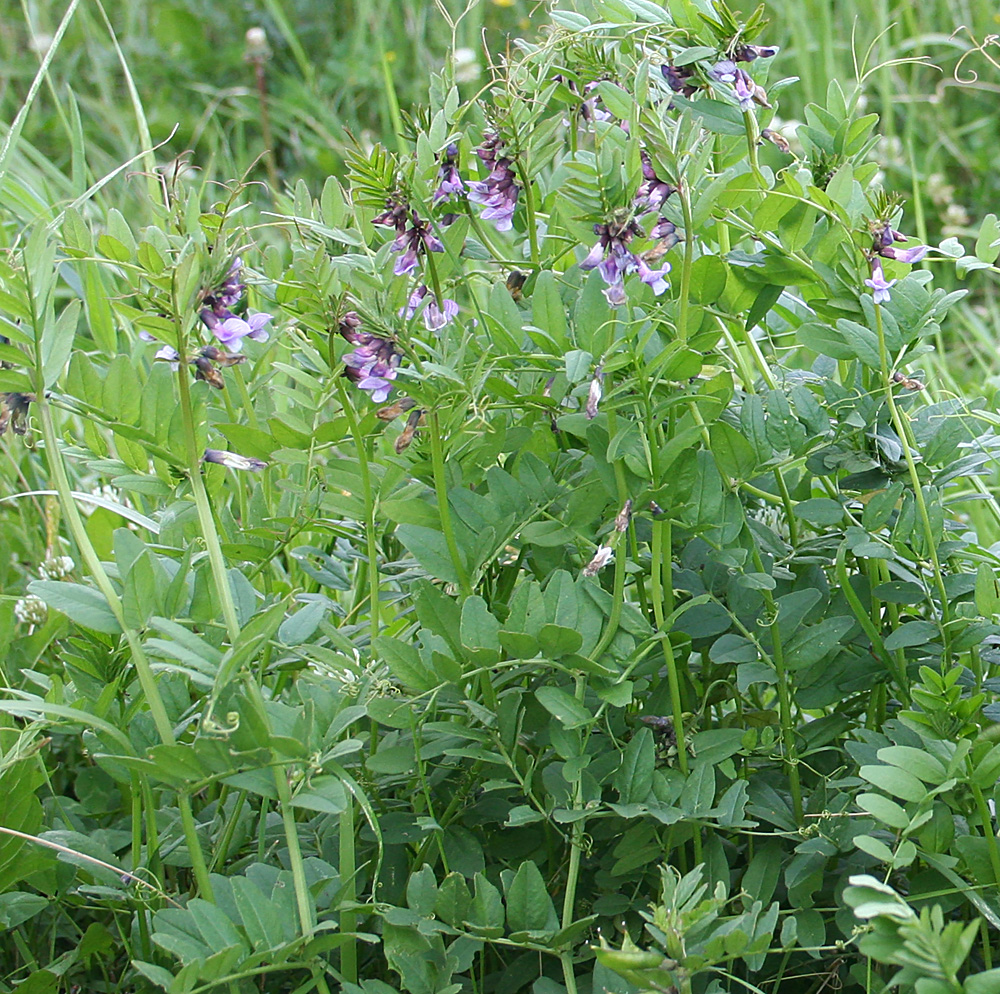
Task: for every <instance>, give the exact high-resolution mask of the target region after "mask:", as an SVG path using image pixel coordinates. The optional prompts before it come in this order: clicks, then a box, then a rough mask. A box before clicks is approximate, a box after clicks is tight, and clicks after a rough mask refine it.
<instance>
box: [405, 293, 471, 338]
mask: <svg viewBox="0 0 1000 994" xmlns="http://www.w3.org/2000/svg"><path fill="white" fill-rule="evenodd" d="M428 293H430V291H429V290H428V288H427V287H426V286H423V285H421V286H418V287H417V288H416V290H414V291H413V293H411V294H410V299H409V300H408V301H407V303H406V306H405V307H401V308H400V309H399V316H400V317H405V318H406V320H407V321H409V320H410V318H412V317H413V315H414V314H416V313H417V309H418V308H419V307H420V305H421V304H422V303H423V301H424V299H425V298H426V297H427V295H428ZM422 317H423V319H424V327H426V328H427V330H428V331H438V330H440V329H441V328H443V327H444V326H445V325H446V324H448V323H449V322H450V321H454V320H455V318H456V317H458V304H456V303H455V301H454V300H451V299H449V298H448V297H442V298H441V306H440V307H438V303H437V300H436V298H435V297H434V295H433V294H431V298H430V300H428V301H427V304H426V306H425V307H424V309H423V315H422Z"/></svg>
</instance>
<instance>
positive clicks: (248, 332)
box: [202, 313, 271, 350]
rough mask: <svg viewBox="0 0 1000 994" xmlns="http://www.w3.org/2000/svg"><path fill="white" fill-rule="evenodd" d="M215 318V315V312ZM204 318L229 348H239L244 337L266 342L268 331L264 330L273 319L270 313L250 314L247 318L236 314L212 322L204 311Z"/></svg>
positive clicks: (216, 335) (217, 336)
mask: <svg viewBox="0 0 1000 994" xmlns="http://www.w3.org/2000/svg"><path fill="white" fill-rule="evenodd" d="M212 317H213V318H214V317H215V315H214V314H213V315H212ZM202 320H203V321H205V323H206V324H207V325H208V326H209V327H210V328H211V329H212V334H213V335H215V337H216V338H217V339H218V340H219V341H220V342H222V344H223V345H225V346H226V348H227V349H237V350H238V349H239V347H240V341H241V340H242V339H244V338H250V339H253V341H255V342H266V341H267V339H268V333H267V332H266V331H265V330H264V325H266V324H267V323H268V321H270V320H271V315H270V314H263V313H261V314H249V315H247V318H246V320H244V319H243V318H238V317H236V316H235V315H233V316H231V317H228V318H226V319H225V320H224V321H216V322H215V323H214V324H210V323H209V321H208V320H206V318H205V314H204V313H202Z"/></svg>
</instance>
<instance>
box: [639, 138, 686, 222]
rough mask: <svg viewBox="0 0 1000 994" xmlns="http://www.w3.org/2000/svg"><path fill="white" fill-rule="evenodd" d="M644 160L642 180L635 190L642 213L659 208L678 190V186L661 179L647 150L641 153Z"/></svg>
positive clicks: (641, 159) (641, 158)
mask: <svg viewBox="0 0 1000 994" xmlns="http://www.w3.org/2000/svg"><path fill="white" fill-rule="evenodd" d="M639 159H640V161H641V162H642V182H641V183H640V184H639V189H638V190H636V192H635V204H636V207H638V208H640V211H639V212H640V213H643V214H645V213H647V212H648V211H656V210H659V209H660V208H661V207H662V206H663V204H664V203H665V202H666V200H667V198H668V197H669V196H671V194H673V193H676V192H677V187H675V186H671V185H670V184H669V183H668V182H667V181H666V180H663V179H660V177H659V176H657V175H656V170H655V169H654V168H653V161H652V159H650V157H649V153H648V152H646V151H645V150H643V151H641V152H640V153H639Z"/></svg>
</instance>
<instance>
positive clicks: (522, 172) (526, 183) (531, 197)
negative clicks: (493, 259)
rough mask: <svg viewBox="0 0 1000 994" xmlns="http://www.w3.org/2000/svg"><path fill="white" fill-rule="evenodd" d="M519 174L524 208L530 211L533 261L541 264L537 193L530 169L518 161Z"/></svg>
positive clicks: (529, 229) (529, 234)
mask: <svg viewBox="0 0 1000 994" xmlns="http://www.w3.org/2000/svg"><path fill="white" fill-rule="evenodd" d="M517 175H518V176H519V177H520V180H521V189H522V191H523V193H524V209H525V210H526V211H527V212H528V242H529V244H530V245H531V261H532V262H533V263H534V264H535V265H536V266H541V264H542V262H541V253H540V252H539V250H538V221H537V219H536V217H535V194H534V191H533V190H532V187H531V181H530V180H529V179H528V170H527V168H526V167H525V165H524V163H523V162H521V161H520V159H519V160H518V162H517Z"/></svg>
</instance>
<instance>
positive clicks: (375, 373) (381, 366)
mask: <svg viewBox="0 0 1000 994" xmlns="http://www.w3.org/2000/svg"><path fill="white" fill-rule="evenodd" d="M360 328H361V318H359V317H358V315H357V314H355V313H354V311H348V312H347V314H345V315H344V316H343V317H342V318H341V319H340V323H339V326H338V329H337V330H338V331H339V332H340V334H341V335H343V337H344V338H345V339H346V340H347V341H348V342H349V343H350V344H351V345H353V346H354V347H355V348H354V351H353V352H349V353H348V354H347V355H346V356H344V365H345V367H346V368H345V369H344V375H345V376H346V377H347V378H348V379H349V380H351V381H352V382H353V383H355V384H356V385H357V386H358V387H359V388H360V389H361V390H370V391H371V395H372V400H373V401H375V403H377V404H384V403H385V401H386V399H387V398H388V396H389V393H390V392H391V390H392V381H393V380H394V379H395V378H396V372H397V370H398V367H399V363H400V358H401V357H400V354H399V353H398V352H397V351H396V345H395V343H394V342H392V341H390V340H389V339H388V338H379V337H378V336H377V335H373V334H371V333H370V332H367V331H360V330H359V329H360Z"/></svg>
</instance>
